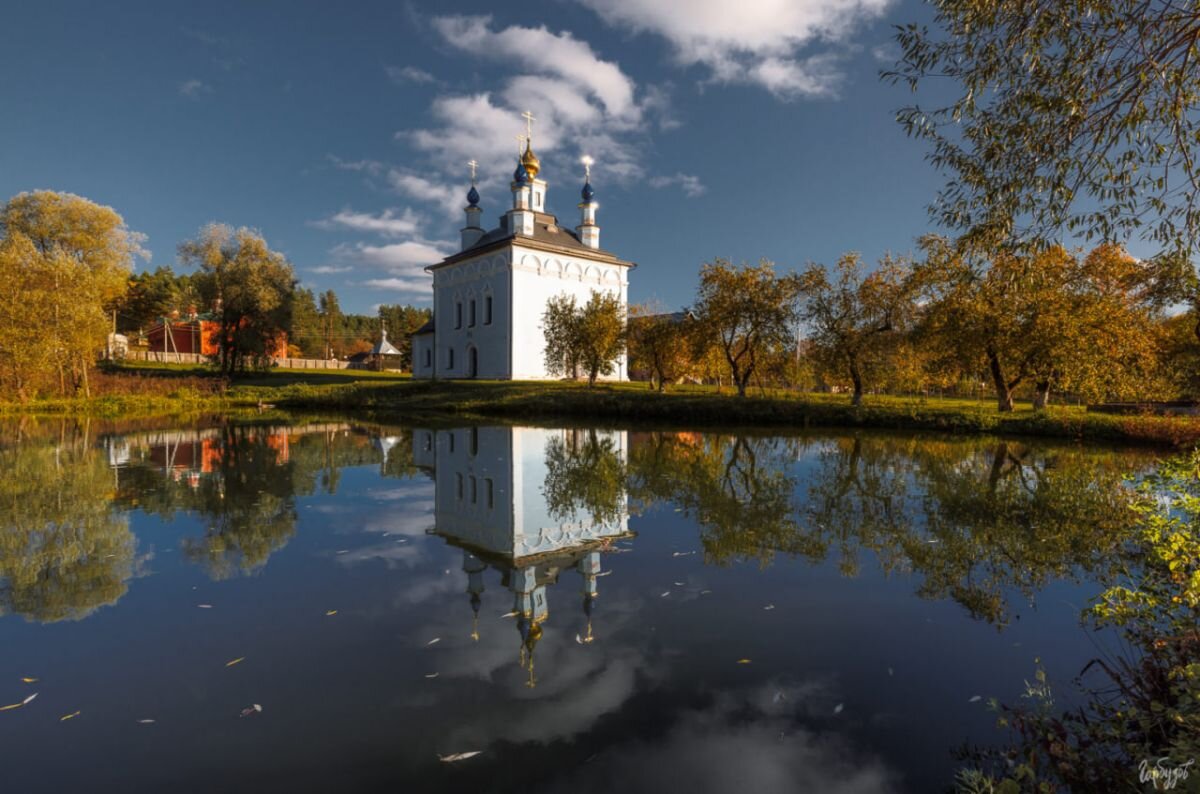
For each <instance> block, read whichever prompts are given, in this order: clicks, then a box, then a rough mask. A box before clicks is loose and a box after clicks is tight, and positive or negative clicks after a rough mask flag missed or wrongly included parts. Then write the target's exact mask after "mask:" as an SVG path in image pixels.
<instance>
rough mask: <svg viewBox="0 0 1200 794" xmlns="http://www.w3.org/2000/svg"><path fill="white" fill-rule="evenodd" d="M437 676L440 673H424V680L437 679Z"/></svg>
mask: <svg viewBox="0 0 1200 794" xmlns="http://www.w3.org/2000/svg"><path fill="white" fill-rule="evenodd" d="M439 675H440V673H426V674H425V677H426V678H437V677H438V676H439Z"/></svg>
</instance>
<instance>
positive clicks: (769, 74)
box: [579, 0, 893, 99]
mask: <svg viewBox="0 0 1200 794" xmlns="http://www.w3.org/2000/svg"><path fill="white" fill-rule="evenodd" d="M579 2H581V3H583V4H584V5H585V6H587V7H589V8H591V9H592V10H593V11H595V12H596V13H597V14H598V15H599V16H600V18H601V19H603V20H604V21H605V22H606V23H608V24H609V25H612V26H614V27H619V28H624V29H626V30H630V31H632V32H635V33H650V34H654V35H658V36H662V37H663V38H665V39H666V40H667V41H668V42H669V43H670V44H671V47H672V50H673V52H674V56H675V60H676V61H677V62H678V63H679V64H681V65H683V66H702V67H705V68H707V69H708V72H709V79H710V80H711V81H713V82H719V83H752V84H757V85H760V86H762V87H764V88H766V89H767V90H768V91H770V92H771V93H772V94H774V95H775V96H777V97H779V98H781V99H795V98H799V97H822V96H832V95H834V94H836V92H837V89H838V85H839V83H840V81H841V73H840V71H839V70H838V69H837V68H836V65H837V64H836V55H835V54H834V53H833V52H830V51H828V50H826V51H823V52H818V53H808V54H806V52H805V51H806V50H811V49H813V48H816V47H822V46H824V47H829V46H831V45H844V44H846V43H847V41H848V39H849V37H850V36H851V35H852V34H853V33H854V32H855V31H856V30H857V29H859V28H860V27H862V26H863V25H864V24H866V23H868V22H871V21H873V20H876V19H878V18H879V17H880V16H882V14H883V13H884V11H885V10H886V9H887V8H888V7H889V6H890V5H892V2H893V0H743V2H739V3H729V2H727V0H579Z"/></svg>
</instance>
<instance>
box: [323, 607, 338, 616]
mask: <svg viewBox="0 0 1200 794" xmlns="http://www.w3.org/2000/svg"><path fill="white" fill-rule="evenodd" d="M336 614H337V610H336V609H330V610H327V611H326V612H325V617H330V616H332V615H336Z"/></svg>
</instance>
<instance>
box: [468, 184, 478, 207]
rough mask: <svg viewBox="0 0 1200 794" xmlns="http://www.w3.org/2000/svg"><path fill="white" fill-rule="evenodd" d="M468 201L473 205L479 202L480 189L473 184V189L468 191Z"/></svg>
mask: <svg viewBox="0 0 1200 794" xmlns="http://www.w3.org/2000/svg"><path fill="white" fill-rule="evenodd" d="M467 203H468V204H470V205H471V206H472V207H474V206H476V205H477V204H479V191H478V190H476V189H475V186H474V185H471V190H470V191H468V192H467Z"/></svg>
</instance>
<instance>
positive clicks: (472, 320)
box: [467, 298, 475, 328]
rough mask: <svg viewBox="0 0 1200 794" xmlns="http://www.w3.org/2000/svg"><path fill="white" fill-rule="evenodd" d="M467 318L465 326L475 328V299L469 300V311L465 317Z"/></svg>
mask: <svg viewBox="0 0 1200 794" xmlns="http://www.w3.org/2000/svg"><path fill="white" fill-rule="evenodd" d="M467 317H468V319H467V325H469V326H470V327H472V328H474V327H475V299H474V298H471V311H470V313H469V314H468V315H467Z"/></svg>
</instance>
